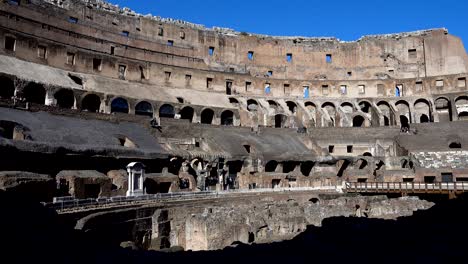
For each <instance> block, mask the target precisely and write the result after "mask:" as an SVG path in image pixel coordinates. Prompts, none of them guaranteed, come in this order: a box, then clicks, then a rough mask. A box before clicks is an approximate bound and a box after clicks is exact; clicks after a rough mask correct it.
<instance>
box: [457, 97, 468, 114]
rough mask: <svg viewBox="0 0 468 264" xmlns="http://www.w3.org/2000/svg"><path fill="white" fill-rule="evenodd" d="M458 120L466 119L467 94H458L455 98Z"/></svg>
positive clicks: (467, 111)
mask: <svg viewBox="0 0 468 264" xmlns="http://www.w3.org/2000/svg"><path fill="white" fill-rule="evenodd" d="M455 106H456V108H457V114H458V120H468V96H465V95H464V96H459V97H457V98H456V99H455Z"/></svg>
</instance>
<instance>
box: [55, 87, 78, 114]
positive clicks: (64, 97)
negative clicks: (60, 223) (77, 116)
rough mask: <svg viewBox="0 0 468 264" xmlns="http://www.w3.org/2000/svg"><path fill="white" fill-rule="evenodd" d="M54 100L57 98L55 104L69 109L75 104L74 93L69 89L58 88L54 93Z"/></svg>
mask: <svg viewBox="0 0 468 264" xmlns="http://www.w3.org/2000/svg"><path fill="white" fill-rule="evenodd" d="M54 98H55V100H57V106H58V107H60V108H67V109H71V108H72V107H73V105H74V104H75V95H74V94H73V91H72V90H70V89H60V90H59V91H58V92H56V93H55V94H54Z"/></svg>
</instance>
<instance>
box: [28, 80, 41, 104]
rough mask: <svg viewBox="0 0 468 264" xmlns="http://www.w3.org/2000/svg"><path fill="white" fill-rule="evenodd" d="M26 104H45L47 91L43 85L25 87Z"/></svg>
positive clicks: (34, 84)
mask: <svg viewBox="0 0 468 264" xmlns="http://www.w3.org/2000/svg"><path fill="white" fill-rule="evenodd" d="M23 94H24V98H25V99H26V102H28V103H33V104H42V105H43V104H45V97H46V90H45V88H44V86H43V85H42V84H37V83H29V84H28V85H27V86H26V87H24V92H23Z"/></svg>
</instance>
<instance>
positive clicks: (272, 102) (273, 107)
mask: <svg viewBox="0 0 468 264" xmlns="http://www.w3.org/2000/svg"><path fill="white" fill-rule="evenodd" d="M268 105H269V106H270V108H271V109H273V110H275V111H278V108H279V106H278V104H277V103H276V102H275V101H273V100H268Z"/></svg>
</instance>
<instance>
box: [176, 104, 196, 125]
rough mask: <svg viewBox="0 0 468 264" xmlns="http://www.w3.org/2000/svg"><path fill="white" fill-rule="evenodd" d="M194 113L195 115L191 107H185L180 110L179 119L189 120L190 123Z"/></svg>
mask: <svg viewBox="0 0 468 264" xmlns="http://www.w3.org/2000/svg"><path fill="white" fill-rule="evenodd" d="M194 113H195V110H193V108H192V107H190V106H186V107H184V108H182V110H181V111H180V112H179V114H180V119H186V120H189V121H190V122H192V121H193V115H194Z"/></svg>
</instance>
